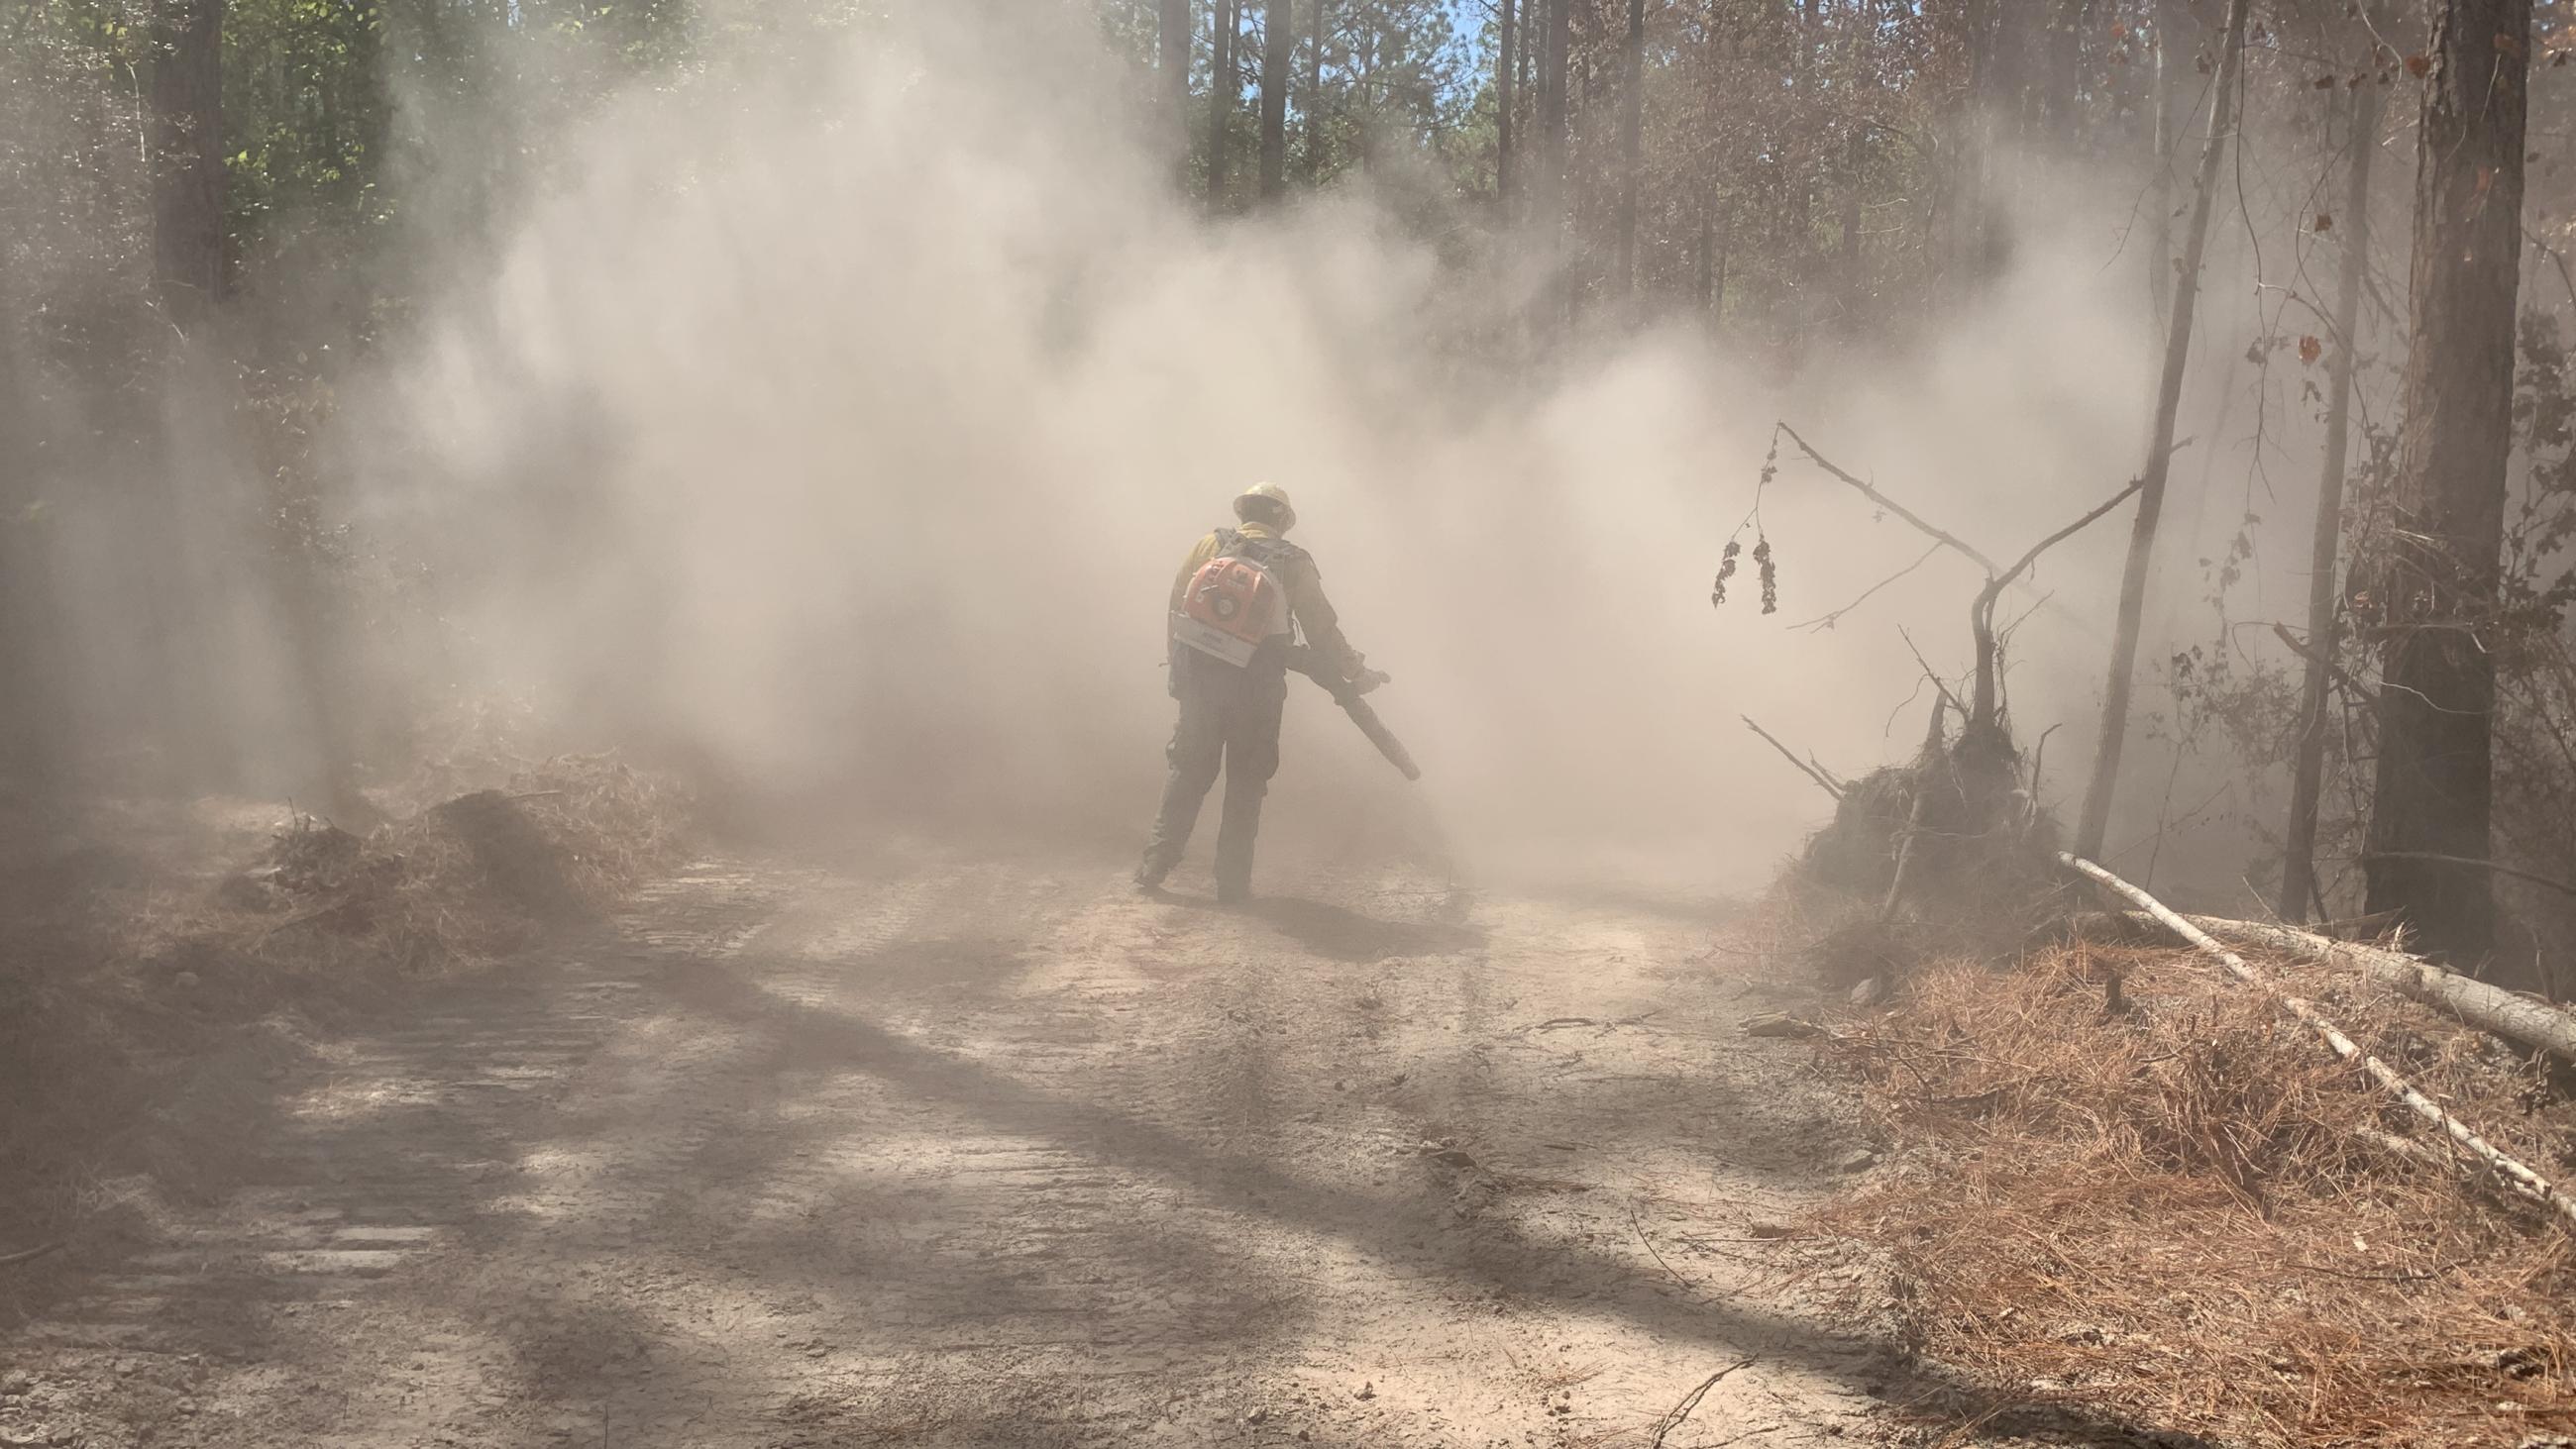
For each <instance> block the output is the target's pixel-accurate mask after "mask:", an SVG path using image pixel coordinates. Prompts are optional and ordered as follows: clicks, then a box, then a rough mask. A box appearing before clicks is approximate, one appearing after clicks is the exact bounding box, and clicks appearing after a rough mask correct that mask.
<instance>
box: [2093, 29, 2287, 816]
mask: <svg viewBox="0 0 2576 1449" xmlns="http://www.w3.org/2000/svg"><path fill="white" fill-rule="evenodd" d="M2247 3H2248V0H2228V6H2227V39H2226V42H2225V45H2226V48H2225V50H2224V51H2223V52H2222V53H2221V57H2220V60H2219V64H2218V85H2217V94H2216V97H2215V99H2213V100H2212V101H2211V102H2210V107H2209V135H2208V138H2207V140H2206V141H2205V142H2204V143H2203V145H2202V146H2201V151H2200V176H2199V179H2198V181H2197V183H2196V185H2195V189H2194V191H2193V193H2192V202H2191V225H2190V229H2189V231H2188V232H2187V233H2186V234H2185V236H2184V237H2183V259H2182V272H2181V274H2180V275H2179V276H2177V277H2175V278H2174V299H2173V321H2172V323H2171V325H2170V326H2169V327H2168V328H2167V329H2166V332H2165V367H2164V376H2163V379H2162V381H2161V382H2160V383H2159V384H2158V386H2157V390H2156V421H2155V434H2154V436H2153V437H2152V438H2151V439H2150V440H2149V441H2148V444H2147V462H2146V467H2145V469H2144V470H2143V478H2144V482H2143V484H2142V486H2141V487H2140V488H2139V490H2138V515H2137V519H2136V521H2135V523H2134V524H2132V526H2131V528H2130V531H2129V562H2128V568H2127V571H2126V572H2125V573H2123V574H2122V575H2121V578H2120V619H2119V625H2118V629H2117V632H2116V633H2115V634H2114V635H2113V636H2112V641H2111V676H2110V680H2109V682H2108V683H2106V684H2105V685H2104V687H2103V690H2102V738H2101V743H2100V744H2099V745H2098V746H2097V747H2096V749H2095V753H2094V756H2093V782H2092V785H2091V786H2090V787H2089V788H2088V789H2086V790H2085V792H2084V817H2083V821H2082V823H2081V824H2080V825H2079V826H2078V827H2077V829H2076V833H2075V841H2076V845H2075V853H2076V854H2077V855H2081V856H2084V857H2086V858H2088V859H2093V860H2099V859H2101V857H2102V837H2103V836H2104V835H2105V834H2107V833H2108V832H2109V830H2110V828H2111V797H2112V796H2113V794H2114V793H2116V792H2117V791H2118V789H2119V784H2120V750H2121V747H2122V746H2123V745H2124V744H2126V743H2127V741H2128V734H2129V692H2130V689H2131V687H2132V686H2133V685H2134V684H2135V682H2136V680H2135V676H2136V673H2137V666H2138V631H2139V628H2140V626H2141V625H2142V624H2143V622H2144V620H2145V618H2146V607H2147V571H2148V568H2149V566H2150V565H2152V564H2153V562H2154V560H2155V551H2156V524H2157V521H2158V520H2159V519H2160V518H2162V517H2163V514H2164V506H2165V479H2166V476H2167V475H2168V474H2169V473H2170V472H2171V471H2172V466H2173V440H2174V417H2175V414H2176V413H2177V412H2178V411H2180V409H2181V406H2182V379H2183V368H2184V364H2185V363H2186V362H2188V361H2189V360H2190V357H2191V322H2192V315H2193V312H2194V310H2195V309H2196V308H2197V307H2198V305H2199V302H2200V266H2201V258H2202V257H2203V256H2204V255H2205V254H2206V253H2207V251H2208V249H2209V212H2210V206H2211V203H2212V202H2213V201H2215V200H2216V198H2217V192H2218V168H2219V162H2220V161H2221V160H2222V159H2224V158H2225V156H2226V154H2227V138H2228V133H2229V132H2230V131H2231V130H2232V129H2233V128H2234V127H2235V124H2236V81H2237V75H2238V73H2239V71H2240V70H2241V69H2242V68H2243V64H2244V57H2245V11H2246V8H2247Z"/></svg>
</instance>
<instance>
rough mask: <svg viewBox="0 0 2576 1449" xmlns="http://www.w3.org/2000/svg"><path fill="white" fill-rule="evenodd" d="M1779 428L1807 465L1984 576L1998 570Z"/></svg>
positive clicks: (1789, 431) (1790, 430) (1795, 432)
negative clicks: (1952, 551)
mask: <svg viewBox="0 0 2576 1449" xmlns="http://www.w3.org/2000/svg"><path fill="white" fill-rule="evenodd" d="M1779 428H1780V431H1782V432H1784V433H1787V434H1788V435H1789V441H1790V442H1793V443H1795V444H1797V445H1798V451H1799V452H1802V453H1804V454H1806V455H1807V460H1808V461H1809V462H1812V463H1814V464H1815V465H1816V466H1817V467H1819V468H1822V469H1824V470H1825V471H1826V472H1828V473H1831V474H1833V475H1834V476H1835V477H1837V478H1840V479H1841V480H1842V481H1844V482H1845V483H1848V484H1850V485H1851V486H1852V487H1854V488H1856V489H1858V490H1860V494H1861V496H1862V497H1864V498H1867V499H1868V500H1869V501H1870V502H1872V503H1875V504H1877V505H1878V506H1879V507H1881V508H1884V509H1886V510H1887V511H1888V512H1890V513H1893V514H1895V515H1896V516H1897V517H1899V518H1902V519H1904V520H1905V521H1906V522H1907V523H1910V524H1912V525H1914V527H1915V528H1916V529H1917V530H1918V531H1920V532H1921V533H1922V534H1923V535H1924V536H1925V537H1926V538H1933V539H1938V540H1940V541H1941V542H1942V543H1943V544H1945V545H1947V546H1948V547H1950V548H1952V549H1955V550H1956V551H1957V552H1958V554H1959V556H1960V557H1962V558H1965V559H1967V560H1968V561H1969V562H1971V563H1973V564H1975V565H1976V566H1977V567H1979V568H1981V569H1984V570H1985V571H1986V572H1987V573H1989V574H1992V573H1996V572H1998V571H1999V570H1998V569H1997V567H1996V564H1995V561H1994V560H1993V559H1990V558H1988V557H1986V556H1985V555H1984V554H1982V553H1979V552H1978V551H1977V550H1976V549H1975V548H1974V547H1972V546H1970V545H1969V544H1967V543H1965V542H1963V541H1962V540H1961V539H1960V538H1959V537H1958V535H1956V534H1953V533H1945V532H1943V531H1942V530H1940V529H1938V528H1935V527H1933V526H1932V525H1931V524H1929V523H1926V522H1924V521H1923V519H1922V518H1921V517H1920V516H1918V515H1917V514H1915V513H1914V512H1913V510H1911V509H1909V508H1907V507H1906V506H1905V505H1904V504H1902V503H1899V502H1897V501H1896V500H1895V499H1893V498H1890V497H1888V496H1887V495H1886V494H1884V493H1881V492H1879V491H1878V489H1877V488H1876V487H1874V486H1872V485H1870V484H1868V483H1864V482H1862V481H1861V480H1860V479H1858V478H1856V477H1853V476H1852V475H1851V474H1850V473H1848V472H1845V471H1844V470H1843V469H1841V468H1840V467H1837V466H1836V465H1835V464H1834V463H1833V462H1832V461H1831V460H1829V459H1827V458H1826V457H1825V455H1824V454H1822V453H1819V452H1817V451H1816V450H1815V449H1814V448H1812V447H1810V446H1808V444H1807V440H1806V439H1804V438H1802V437H1799V436H1798V430H1797V429H1796V428H1793V427H1791V426H1789V425H1788V424H1787V423H1781V424H1779Z"/></svg>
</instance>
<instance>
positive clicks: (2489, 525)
mask: <svg viewBox="0 0 2576 1449" xmlns="http://www.w3.org/2000/svg"><path fill="white" fill-rule="evenodd" d="M2432 51H2433V68H2432V72H2431V74H2430V76H2429V77H2428V78H2427V80H2426V82H2425V86H2424V106H2423V118H2422V123H2421V124H2420V125H2419V126H2418V127H2417V131H2416V134H2417V138H2418V139H2417V156H2418V163H2417V164H2418V166H2419V171H2418V173H2417V176H2416V181H2415V262H2414V270H2413V277H2412V282H2411V285H2410V287H2409V295H2410V297H2411V302H2410V306H2409V311H2410V314H2411V315H2410V317H2409V319H2408V326H2407V330H2408V333H2409V337H2410V341H2409V350H2408V353H2407V358H2406V432H2405V443H2404V446H2403V451H2402V452H2401V454H2400V457H2399V463H2398V472H2397V480H2396V487H2395V489H2394V500H2393V501H2394V503H2395V518H2394V520H2393V523H2394V527H2393V528H2392V530H2391V542H2390V545H2389V555H2390V556H2389V558H2388V559H2387V561H2386V564H2385V568H2386V570H2387V572H2386V576H2385V577H2384V578H2383V579H2382V580H2381V581H2380V584H2379V589H2378V593H2379V596H2380V599H2381V603H2382V607H2383V608H2385V609H2386V610H2387V623H2388V625H2389V630H2388V632H2387V634H2386V636H2385V642H2384V643H2383V645H2382V654H2381V665H2380V669H2381V677H2382V680H2383V687H2382V688H2381V690H2380V694H2379V709H2378V716H2379V764H2378V770H2377V775H2378V780H2377V787H2378V788H2377V792H2376V794H2375V795H2374V796H2373V799H2372V804H2371V812H2370V845H2369V850H2370V858H2369V859H2367V860H2365V861H2364V863H2363V869H2364V872H2365V874H2366V875H2367V876H2368V878H2369V882H2370V888H2369V895H2368V907H2367V908H2368V909H2370V910H2373V911H2383V910H2397V911H2402V912H2404V913H2405V916H2406V918H2407V920H2408V921H2409V922H2410V923H2411V924H2412V925H2413V926H2414V928H2415V930H2416V933H2417V937H2418V939H2419V940H2421V941H2422V942H2423V944H2424V946H2425V947H2426V949H2427V950H2428V951H2431V952H2437V953H2440V954H2441V955H2444V956H2447V957H2448V958H2449V959H2450V960H2452V961H2453V962H2455V963H2458V964H2462V965H2469V966H2474V965H2477V964H2479V963H2480V962H2481V961H2483V960H2484V958H2485V957H2486V956H2487V955H2488V954H2489V952H2490V951H2491V950H2492V949H2493V946H2494V942H2495V897H2494V891H2493V887H2492V882H2491V881H2490V880H2489V879H2488V876H2487V873H2486V872H2485V871H2484V870H2482V869H2479V868H2478V867H2475V866H2466V865H2457V864H2451V863H2446V862H2441V861H2430V860H2413V859H2392V858H2390V856H2391V855H2392V854H2393V853H2397V852H2425V853H2431V854H2439V855H2451V856H2460V857H2465V858H2468V859H2474V860H2483V859H2485V858H2486V856H2487V852H2488V849H2489V840H2488V822H2489V814H2490V810H2491V804H2492V802H2491V798H2490V792H2491V790H2492V788H2493V783H2494V782H2493V779H2492V777H2491V768H2490V751H2491V749H2492V747H2493V734H2492V730H2493V716H2494V710H2495V660H2494V658H2493V656H2491V655H2489V654H2488V653H2487V652H2486V650H2485V648H2484V646H2483V645H2482V643H2481V642H2480V639H2479V636H2478V629H2479V626H2480V623H2481V621H2482V620H2483V618H2484V617H2485V615H2486V614H2487V612H2488V611H2489V610H2491V609H2492V607H2493V605H2494V603H2495V598H2496V569H2497V553H2498V550H2499V549H2500V548H2501V547H2502V543H2503V537H2504V497H2505V460H2506V455H2507V453H2508V452H2509V451H2510V450H2511V444H2512V437H2513V344H2514V302H2515V298H2516V295H2517V294H2518V292H2519V290H2520V287H2521V273H2522V265H2521V264H2522V161H2523V142H2524V124H2525V115H2526V109H2527V100H2528V97H2527V94H2526V83H2527V81H2528V79H2529V75H2530V65H2531V0H2446V3H2445V4H2444V5H2443V6H2442V9H2441V13H2440V16H2439V18H2438V19H2437V20H2436V21H2435V23H2434V28H2433V46H2432Z"/></svg>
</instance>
